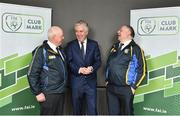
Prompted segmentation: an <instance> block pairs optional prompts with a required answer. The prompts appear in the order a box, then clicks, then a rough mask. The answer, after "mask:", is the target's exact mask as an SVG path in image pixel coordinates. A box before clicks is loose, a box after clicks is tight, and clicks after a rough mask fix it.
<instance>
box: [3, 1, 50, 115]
mask: <svg viewBox="0 0 180 116" xmlns="http://www.w3.org/2000/svg"><path fill="white" fill-rule="evenodd" d="M0 17H1V18H0V25H1V27H0V115H18V114H23V115H32V114H38V113H39V104H38V103H37V102H36V99H35V97H34V95H33V94H32V93H31V91H30V89H29V84H28V81H27V70H28V66H29V63H30V61H31V58H32V56H31V51H32V50H33V49H34V48H35V47H36V46H37V45H40V44H42V42H43V40H44V39H47V30H48V28H49V27H50V26H51V9H49V8H40V7H32V6H23V5H13V4H5V3H0Z"/></svg>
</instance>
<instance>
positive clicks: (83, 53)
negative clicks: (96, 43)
mask: <svg viewBox="0 0 180 116" xmlns="http://www.w3.org/2000/svg"><path fill="white" fill-rule="evenodd" d="M81 54H82V57H83V59H85V51H84V42H81Z"/></svg>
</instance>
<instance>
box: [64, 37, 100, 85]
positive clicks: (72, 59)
mask: <svg viewBox="0 0 180 116" xmlns="http://www.w3.org/2000/svg"><path fill="white" fill-rule="evenodd" d="M66 55H67V62H68V67H69V69H70V70H69V76H70V79H71V80H77V81H72V83H71V84H78V82H79V80H80V79H82V78H85V79H86V80H87V81H88V83H89V84H90V85H95V84H96V78H97V70H98V68H99V67H100V65H101V55H100V50H99V46H98V43H97V42H96V41H94V40H91V39H87V46H86V55H85V59H84V60H83V56H82V54H81V51H80V46H79V43H78V40H77V39H75V40H73V41H71V42H69V43H68V45H67V49H66ZM88 66H92V67H93V72H92V73H91V74H88V75H83V74H79V73H78V71H79V68H80V67H88Z"/></svg>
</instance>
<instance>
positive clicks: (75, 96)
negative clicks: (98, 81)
mask: <svg viewBox="0 0 180 116" xmlns="http://www.w3.org/2000/svg"><path fill="white" fill-rule="evenodd" d="M72 101H73V111H74V114H75V115H82V114H83V111H82V110H83V109H86V108H87V115H96V114H97V108H96V105H97V104H96V86H94V87H90V86H89V85H88V83H87V82H86V81H82V82H79V84H77V85H76V86H74V87H72ZM83 101H85V103H86V106H87V107H86V108H83Z"/></svg>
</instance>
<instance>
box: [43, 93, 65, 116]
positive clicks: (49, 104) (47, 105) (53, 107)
mask: <svg viewBox="0 0 180 116" xmlns="http://www.w3.org/2000/svg"><path fill="white" fill-rule="evenodd" d="M45 97H46V101H44V102H41V103H40V115H62V114H63V107H64V94H63V93H62V94H47V95H45Z"/></svg>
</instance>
